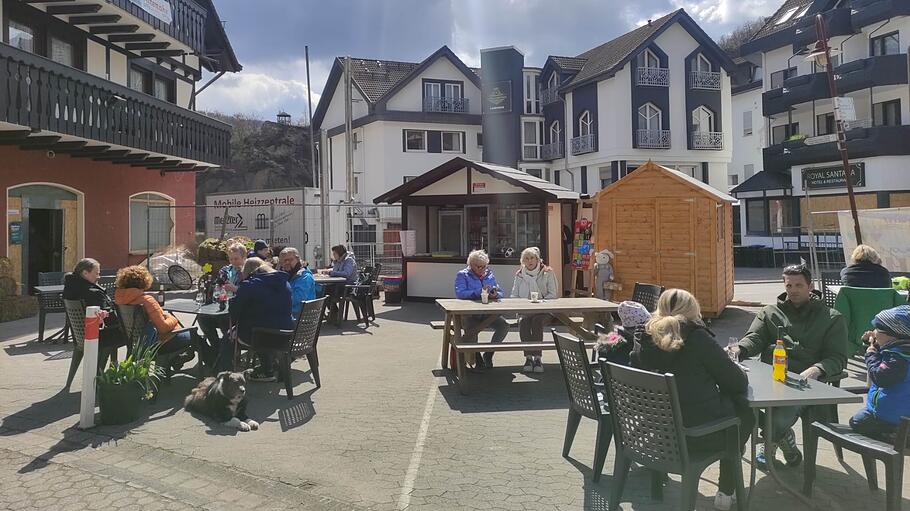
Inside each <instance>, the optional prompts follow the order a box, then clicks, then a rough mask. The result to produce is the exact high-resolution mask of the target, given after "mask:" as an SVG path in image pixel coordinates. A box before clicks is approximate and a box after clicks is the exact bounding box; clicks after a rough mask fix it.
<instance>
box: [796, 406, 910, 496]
mask: <svg viewBox="0 0 910 511" xmlns="http://www.w3.org/2000/svg"><path fill="white" fill-rule="evenodd" d="M806 433H807V434H806V436H805V438H803V442H804V448H805V451H806V459H805V466H804V467H803V475H804V477H803V493H805V494H806V495H807V496H809V497H811V496H812V487H813V485H814V484H815V459H816V454H817V453H818V439H819V437H821V438H824V439H825V440H827V441H829V442H831V443H832V444H833V445H834V446H835V447H841V448H843V449H847V450H849V451H852V452H855V453H857V454H859V455H860V456H862V457H863V467H864V468H865V470H866V479H867V482H868V484H869V489H870V490H872V491H875V490H877V489H878V473H877V471H876V468H875V461H876V460H878V461H881V462H882V463H884V464H885V502H886V510H887V511H898V510H899V509H900V508H901V499H902V493H903V488H902V486H903V476H904V456H906V455H907V454H908V452H907V439H908V434H910V417H901V422H900V425H899V426H898V428H897V432H896V434H895V436H894V443H893V444H889V443H887V442H883V441H880V440H876V439H874V438H869V437H867V436H863V435H861V434H859V433H856V432H854V431H853V430H852V429H850V426H848V425H845V424H830V423H825V422H813V423H812V425H811V426H810V427H809V428H808V429H807V431H806Z"/></svg>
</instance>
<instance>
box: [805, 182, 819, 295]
mask: <svg viewBox="0 0 910 511" xmlns="http://www.w3.org/2000/svg"><path fill="white" fill-rule="evenodd" d="M800 179H801V180H802V182H803V193H804V194H806V220H808V223H809V266H810V267H811V268H812V274H813V275H815V276H816V278H818V279H820V278H821V273H819V271H818V247H817V243H816V240H815V225H814V224H813V222H812V205H811V204H810V203H809V187H808V186H807V183H808V180H807V179H806V173H805V172H802V171H800Z"/></svg>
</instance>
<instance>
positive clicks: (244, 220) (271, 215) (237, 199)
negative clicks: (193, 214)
mask: <svg viewBox="0 0 910 511" xmlns="http://www.w3.org/2000/svg"><path fill="white" fill-rule="evenodd" d="M205 205H206V206H207V207H206V208H205V234H206V236H207V237H209V238H217V237H219V236H221V231H222V229H223V230H224V237H225V238H231V237H233V236H246V237H248V238H252V239H254V240H258V239H262V240H265V241H266V242H267V243H268V244H269V245H272V246H296V247H303V240H304V236H305V235H304V230H303V190H302V189H299V188H298V189H287V190H259V191H255V192H225V193H217V194H211V195H206V197H205ZM225 212H226V213H225Z"/></svg>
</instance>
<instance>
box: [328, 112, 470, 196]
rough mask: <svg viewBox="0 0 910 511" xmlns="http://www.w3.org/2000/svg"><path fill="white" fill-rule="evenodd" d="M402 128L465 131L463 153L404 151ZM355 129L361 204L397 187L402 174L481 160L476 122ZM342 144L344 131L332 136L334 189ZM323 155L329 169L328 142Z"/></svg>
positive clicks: (340, 172)
mask: <svg viewBox="0 0 910 511" xmlns="http://www.w3.org/2000/svg"><path fill="white" fill-rule="evenodd" d="M342 103H343V102H342ZM404 129H416V130H435V131H460V132H464V133H465V137H464V142H465V152H464V153H427V152H405V151H404V150H403V149H402V130H404ZM354 132H355V133H356V134H357V138H358V140H359V141H360V143H359V144H358V147H357V149H356V150H355V151H354V173H355V176H357V178H358V182H359V194H358V197H359V198H360V200H362V201H363V202H364V203H372V202H373V199H374V198H375V197H377V196H379V195H381V194H383V193H385V192H387V191H389V190H391V189H393V188H395V187H397V186H400V185H401V184H402V183H403V182H404V177H405V176H419V175H421V174H423V173H424V172H426V171H428V170H432V169H433V168H436V167H438V166H439V165H441V164H443V163H445V162H447V161H449V160H451V159H452V158H453V157H456V156H460V157H464V158H467V159H471V160H479V159H481V152H480V148H479V147H478V146H477V134H478V133H480V132H481V126H478V125H465V124H433V123H405V122H393V121H375V122H371V123H369V124H367V125H365V126H361V127H360V128H357V129H355V130H354ZM344 145H345V135H344V133H341V134H339V135H336V136H334V137H332V175H333V176H334V177H333V179H334V182H333V184H334V186H333V187H332V189H334V190H343V189H344V188H345V182H346V181H345V147H344ZM325 158H326V166H327V168H328V158H329V152H328V144H327V145H326V149H325Z"/></svg>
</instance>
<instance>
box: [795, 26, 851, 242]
mask: <svg viewBox="0 0 910 511" xmlns="http://www.w3.org/2000/svg"><path fill="white" fill-rule="evenodd" d="M815 33H816V35H818V41H816V43H815V50H814V51H813V52H812V53H810V54H809V56H808V57H806V60H812V61H814V62H815V64H816V65H818V66H822V67H824V68H825V70H826V74H827V76H828V93H829V95H830V96H831V101H832V102H836V101H837V84H836V83H834V69H833V66H831V47H830V46H828V29H827V27H826V26H825V19H824V18H823V17H822V15H821V14H818V15H816V16H815ZM834 120H835V123H836V125H837V150H838V151H839V152H840V157H841V162H842V163H843V166H844V180H845V181H846V182H847V196H848V197H849V198H850V214H851V215H852V216H853V232H854V234H855V235H856V243H857V244H861V243H862V242H863V235H862V233H861V232H860V229H859V215H858V214H857V212H856V196H855V195H854V194H853V170H852V169H851V168H850V157H849V155H848V154H847V135H846V133H845V132H844V119H843V115H842V114H841V112H839V111H838V108H837V106H836V105H835V108H834Z"/></svg>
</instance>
